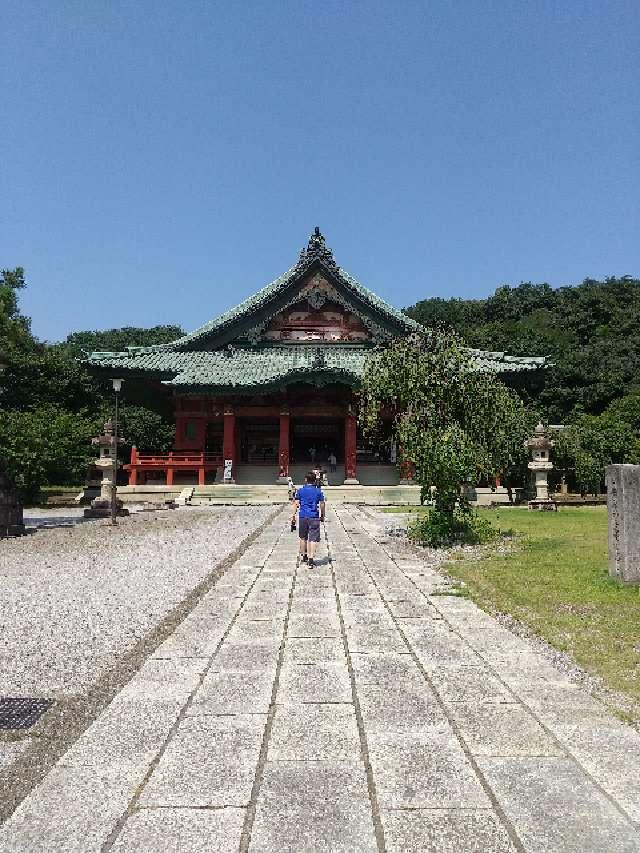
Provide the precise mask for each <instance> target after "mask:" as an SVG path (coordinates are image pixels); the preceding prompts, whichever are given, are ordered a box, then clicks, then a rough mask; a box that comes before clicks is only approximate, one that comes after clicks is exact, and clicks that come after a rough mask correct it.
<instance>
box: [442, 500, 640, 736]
mask: <svg viewBox="0 0 640 853" xmlns="http://www.w3.org/2000/svg"><path fill="white" fill-rule="evenodd" d="M482 513H483V515H485V514H486V516H487V517H489V518H490V519H491V521H492V523H494V524H496V525H497V526H498V527H500V528H501V529H502V530H505V531H506V530H512V531H513V532H514V534H515V536H516V544H517V547H516V548H515V549H514V551H513V552H512V553H509V554H493V555H488V556H487V557H486V558H484V559H481V560H478V561H471V560H470V561H464V560H460V561H458V560H456V561H452V562H450V563H449V564H447V570H448V571H449V572H450V573H451V574H452V575H453V576H454V577H457V578H460V579H461V580H463V581H464V582H465V583H466V584H467V585H468V587H469V592H470V595H471V598H473V600H474V601H476V602H477V603H478V604H479V605H480V607H482V608H484V609H485V610H488V611H490V612H503V613H510V614H511V615H512V616H515V617H516V619H519V620H520V621H521V622H523V623H525V624H526V625H528V626H529V627H531V628H532V629H533V630H534V631H535V632H536V633H537V634H539V635H540V636H542V637H543V638H544V639H545V640H546V641H547V642H548V643H549V644H550V645H552V646H554V647H555V648H557V649H561V650H563V651H566V652H569V653H570V654H571V655H572V656H573V658H574V660H575V661H577V663H578V664H580V666H582V667H583V668H584V669H586V670H589V671H590V672H592V673H595V674H597V675H599V676H601V677H602V679H603V681H604V683H605V684H606V685H607V687H610V688H612V689H613V690H619V691H621V692H622V693H625V694H627V695H628V696H630V697H631V698H632V699H633V700H635V702H636V703H637V708H636V710H635V712H633V713H632V714H631V716H632V717H633V718H634V719H635V720H640V589H639V588H638V587H624V586H621V585H620V584H618V583H617V582H616V581H614V580H612V579H611V578H610V577H609V574H608V564H607V510H606V507H593V508H590V507H584V508H579V509H578V508H575V509H574V508H569V507H566V508H564V507H563V508H561V509H560V510H559V511H558V512H557V513H551V512H549V513H539V512H529V511H528V510H527V509H520V508H515V509H503V510H500V509H491V510H484V511H482Z"/></svg>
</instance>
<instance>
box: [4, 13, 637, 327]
mask: <svg viewBox="0 0 640 853" xmlns="http://www.w3.org/2000/svg"><path fill="white" fill-rule="evenodd" d="M0 39H1V42H0V67H1V68H0V70H1V75H2V79H1V80H0V103H1V104H2V130H1V132H0V196H1V204H0V211H1V217H2V219H1V222H0V266H1V267H15V266H24V267H25V268H26V271H27V276H28V283H29V286H28V290H27V291H26V292H25V293H24V297H23V300H22V305H23V307H24V310H25V311H26V313H28V314H30V315H31V316H32V318H33V329H34V331H35V333H36V334H37V335H39V336H40V337H42V338H45V339H49V340H57V339H60V338H63V337H64V336H65V335H66V334H67V333H68V332H70V331H73V330H79V329H98V328H109V327H113V326H123V325H145V326H147V325H155V324H157V323H179V324H181V325H182V326H184V327H185V328H186V329H192V328H194V327H196V326H198V325H200V324H201V323H202V322H205V321H206V320H208V319H210V318H211V317H212V316H214V315H216V314H218V313H219V312H221V311H222V310H224V309H226V308H227V307H230V306H231V305H232V304H235V303H236V302H238V301H240V299H242V298H244V297H246V296H247V295H249V294H251V293H252V292H254V291H255V290H257V289H258V288H259V287H261V286H262V285H264V284H265V283H267V282H268V281H270V280H271V279H273V278H275V277H276V276H277V275H278V274H280V273H281V272H282V271H284V270H285V269H287V268H288V267H289V266H290V265H291V264H292V263H293V262H294V261H295V259H296V257H297V254H298V251H299V249H300V248H301V246H302V245H303V244H305V243H306V239H307V236H308V234H309V233H310V231H311V230H312V229H313V227H314V226H315V225H319V226H320V227H321V229H322V231H323V232H324V233H325V236H326V238H327V243H328V244H329V245H330V246H331V247H332V248H333V249H334V252H335V255H336V259H337V260H338V262H339V263H340V264H341V265H342V266H344V267H345V268H346V269H347V270H348V271H349V272H351V273H352V274H353V275H355V276H356V277H357V278H359V280H360V281H362V282H363V284H365V285H366V286H368V287H370V288H371V289H373V290H375V291H376V292H377V293H379V294H380V295H381V296H383V297H384V298H386V299H388V300H390V301H391V302H393V303H394V304H395V305H398V306H400V307H402V306H406V305H408V304H411V303H413V302H415V301H417V300H418V299H421V298H425V297H427V296H434V295H440V296H464V297H469V296H485V295H487V294H488V293H490V292H491V291H492V290H493V289H494V288H495V287H496V286H497V285H499V284H503V283H518V282H519V281H521V280H533V281H548V282H550V283H551V284H552V285H554V286H556V285H561V284H567V283H575V282H578V281H581V280H582V279H583V278H585V277H586V276H593V277H602V276H605V275H607V274H611V275H624V274H631V275H640V233H639V232H640V227H639V226H640V215H639V209H638V201H639V199H640V113H639V95H640V73H639V70H640V59H639V57H640V11H639V7H638V3H637V0H628V2H622V1H621V2H617V0H601V2H600V0H593V2H516V3H514V2H491V0H482V1H481V2H474V0H464V2H459V0H453V2H452V0H432V1H431V0H430V2H426V0H423V2H413V0H388V2H380V0H371V2H366V3H364V2H360V0H355V2H354V0H342V2H335V0H322V2H307V0H301V2H277V0H265V2H254V0H245V2H235V3H234V2H231V3H230V2H228V0H226V1H225V2H213V0H209V2H200V0H182V2H180V0H178V2H176V0H171V2H166V0H153V2H151V0H134V2H131V0H124V1H122V0H102V2H96V0H44V2H31V0H3V2H2V3H1V4H0Z"/></svg>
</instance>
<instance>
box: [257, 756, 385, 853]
mask: <svg viewBox="0 0 640 853" xmlns="http://www.w3.org/2000/svg"><path fill="white" fill-rule="evenodd" d="M253 830H254V831H253V833H252V836H251V846H250V848H249V849H250V851H251V853H258V851H260V853H263V851H264V853H267V851H269V853H278V851H282V850H291V851H294V850H295V851H309V853H311V851H327V853H329V851H340V853H351V851H357V853H375V851H377V845H376V840H375V833H374V826H373V820H372V816H371V806H370V802H369V797H368V794H367V781H366V776H365V772H364V768H363V767H354V766H352V765H350V764H344V763H339V764H334V763H331V762H327V761H321V762H313V763H312V762H306V761H300V762H283V761H275V762H270V763H269V764H268V766H267V769H266V772H265V776H264V782H263V786H262V790H261V792H260V796H259V799H258V806H257V813H256V821H255V824H254V828H253Z"/></svg>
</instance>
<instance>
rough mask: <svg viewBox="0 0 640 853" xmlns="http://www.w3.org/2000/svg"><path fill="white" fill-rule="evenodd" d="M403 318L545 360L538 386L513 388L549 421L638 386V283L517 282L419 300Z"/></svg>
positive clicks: (594, 410) (599, 405)
mask: <svg viewBox="0 0 640 853" xmlns="http://www.w3.org/2000/svg"><path fill="white" fill-rule="evenodd" d="M407 313H408V314H409V315H410V316H412V317H413V318H414V319H416V320H418V321H420V322H421V323H423V324H424V325H425V326H427V327H429V326H432V325H434V324H436V323H440V322H444V323H446V324H447V325H448V326H449V328H451V329H453V330H455V331H457V332H458V333H459V334H461V335H462V337H463V338H464V340H465V341H466V342H467V343H468V344H469V346H474V347H480V348H483V349H489V350H499V351H500V350H502V351H505V352H508V353H511V354H512V355H545V356H547V357H548V359H549V362H550V364H551V366H550V368H549V369H547V370H546V371H545V372H544V386H543V387H542V388H538V387H537V386H536V385H533V387H530V386H531V383H527V382H526V381H525V382H520V383H519V384H518V386H517V387H518V389H519V391H520V393H521V394H522V396H523V397H525V398H528V399H534V400H535V402H536V405H538V406H539V407H540V409H541V410H542V412H543V413H544V417H545V419H547V420H549V421H551V422H555V423H558V422H564V421H566V420H568V419H571V418H572V417H574V416H576V415H579V414H593V415H597V414H600V413H601V412H602V411H604V409H605V408H606V407H607V406H608V405H609V403H610V402H611V401H613V400H615V399H617V398H618V397H620V396H621V395H623V394H626V393H629V391H630V390H631V389H632V388H633V387H634V386H635V385H637V384H639V383H640V367H639V365H640V280H638V279H635V278H631V277H629V276H622V277H620V278H615V277H610V278H607V279H605V280H604V281H596V280H594V279H585V281H584V282H583V283H582V284H580V285H577V286H575V287H560V288H557V289H553V288H551V287H550V286H549V285H548V284H546V283H542V284H534V283H531V282H523V283H521V284H519V285H518V286H517V287H510V286H503V287H499V288H498V289H497V290H496V292H495V293H494V294H493V295H492V296H490V297H488V298H487V299H480V300H478V299H475V300H460V299H449V300H442V299H426V300H423V301H422V302H418V303H417V304H416V305H414V306H412V307H411V308H408V309H407ZM509 381H510V382H511V380H509ZM514 385H515V383H514Z"/></svg>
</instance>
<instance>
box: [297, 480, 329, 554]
mask: <svg viewBox="0 0 640 853" xmlns="http://www.w3.org/2000/svg"><path fill="white" fill-rule="evenodd" d="M304 479H305V481H306V482H305V485H304V486H302V487H301V488H299V489H298V491H297V492H296V499H295V502H294V509H293V518H292V519H291V522H292V524H293V523H295V519H296V513H299V515H298V536H299V537H300V562H302V563H307V562H308V563H309V567H310V568H313V558H314V555H315V553H316V545H317V544H318V542H319V541H320V523H321V522H323V521H324V508H325V500H324V495H323V494H322V490H321V489H319V488H318V487H317V486H316V475H315V474H314V473H313V472H312V471H310V472H309V473H308V474H307V475H306V476H305V478H304Z"/></svg>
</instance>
